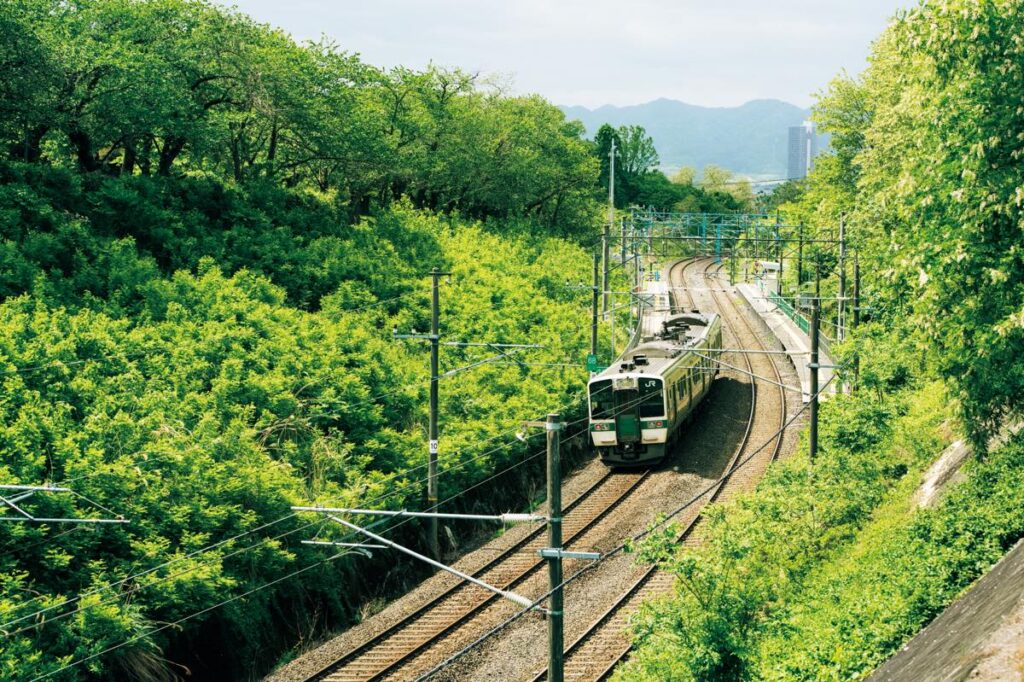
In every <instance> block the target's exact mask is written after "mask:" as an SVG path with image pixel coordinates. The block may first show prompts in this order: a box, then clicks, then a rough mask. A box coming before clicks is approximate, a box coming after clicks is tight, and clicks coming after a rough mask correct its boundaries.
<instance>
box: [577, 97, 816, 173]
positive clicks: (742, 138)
mask: <svg viewBox="0 0 1024 682" xmlns="http://www.w3.org/2000/svg"><path fill="white" fill-rule="evenodd" d="M561 109H562V111H564V112H565V115H566V116H567V117H568V118H569V119H578V120H580V121H582V122H583V125H584V126H586V128H587V135H588V136H590V137H592V136H593V135H594V133H595V132H597V129H598V128H600V127H601V125H602V124H604V123H608V124H610V125H612V126H615V127H618V126H621V125H640V126H643V127H644V128H645V129H646V130H647V133H648V134H649V135H650V136H651V137H652V138H654V146H655V147H656V148H657V150H658V156H659V157H660V158H661V167H662V170H665V171H666V172H668V173H671V172H672V171H674V170H676V169H678V168H680V167H682V166H692V167H694V168H696V169H697V171H698V172H699V171H700V169H702V168H703V167H704V166H706V165H708V164H715V165H718V166H722V167H724V168H728V169H729V170H731V171H733V172H736V173H741V174H743V175H750V176H761V177H772V178H783V177H786V170H787V169H786V161H787V147H788V144H789V127H790V126H796V125H800V124H801V123H803V121H805V120H806V119H807V117H808V116H809V115H810V113H811V112H810V110H809V109H801V108H800V107H798V106H795V105H793V104H789V103H788V102H782V101H780V100H775V99H758V100H753V101H751V102H747V103H746V104H743V105H741V106H738V107H701V106H696V105H693V104H686V103H684V102H679V101H676V100H670V99H656V100H654V101H653V102H648V103H647V104H637V105H633V106H625V107H616V106H611V105H606V106H603V107H599V108H597V109H588V108H586V107H580V106H563V107H561ZM825 142H826V140H825V138H824V137H823V136H819V140H818V149H824V147H825Z"/></svg>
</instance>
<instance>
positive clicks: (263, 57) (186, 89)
mask: <svg viewBox="0 0 1024 682" xmlns="http://www.w3.org/2000/svg"><path fill="white" fill-rule="evenodd" d="M4 8H5V12H4V19H3V22H2V23H0V71H2V72H3V74H4V77H3V79H2V81H3V82H2V83H0V95H2V99H3V104H2V105H0V107H3V108H2V109H0V143H2V144H4V146H5V147H6V148H7V149H8V150H9V154H10V156H11V157H12V158H15V159H20V160H24V161H36V160H45V161H48V162H51V163H55V164H74V165H77V166H78V167H79V168H81V169H83V170H86V171H101V172H104V173H107V174H111V175H132V174H136V173H138V174H141V175H144V176H149V175H161V176H167V175H175V174H181V173H186V172H187V173H208V174H215V175H217V176H219V177H224V178H231V179H233V180H235V181H237V182H241V181H247V180H255V179H262V180H264V181H267V182H269V183H273V184H276V185H280V186H289V187H293V186H298V185H307V186H312V187H316V188H318V189H320V190H321V191H331V192H333V193H336V194H337V196H338V201H339V202H343V203H344V205H345V206H346V207H347V212H348V214H349V219H350V221H352V220H354V219H355V217H356V216H358V215H361V214H365V213H366V212H367V211H368V210H369V209H371V208H372V207H373V206H386V205H388V204H390V202H391V201H393V200H395V199H396V198H398V197H401V196H407V197H409V198H410V199H411V201H412V202H413V203H414V205H415V206H417V207H423V208H429V209H434V210H446V211H447V210H454V209H457V210H459V211H461V212H463V213H464V214H466V215H469V216H472V217H475V218H482V217H485V216H498V217H506V218H507V217H515V216H529V217H533V218H539V219H543V220H545V221H546V222H547V223H549V224H550V225H551V226H552V227H556V226H557V228H558V229H560V230H562V231H564V232H567V233H568V232H577V233H578V232H579V231H580V230H583V229H586V227H587V226H588V225H589V219H588V217H589V215H590V207H589V201H588V200H589V194H590V191H591V187H592V185H593V172H594V169H595V167H596V166H595V160H594V159H593V158H592V156H591V154H590V151H589V147H588V144H587V143H585V142H584V141H583V140H582V138H581V135H582V132H583V129H582V126H580V125H579V124H578V123H569V122H566V120H565V117H564V115H563V114H562V113H561V112H560V111H559V110H558V109H557V108H555V107H554V106H552V105H550V104H549V103H547V102H545V101H544V100H542V99H540V98H539V97H532V96H524V97H508V96H503V95H502V93H501V92H500V90H499V89H498V88H496V87H492V86H490V85H488V84H486V83H484V82H483V81H481V80H480V79H478V78H476V77H473V76H470V75H468V74H465V73H462V72H459V71H443V70H440V69H436V68H431V69H428V70H427V71H424V72H414V71H410V70H408V69H401V68H399V69H395V70H393V71H390V72H383V71H381V70H379V69H376V68H374V67H371V66H369V65H367V64H364V63H362V62H361V61H360V60H359V59H358V58H357V57H355V56H352V55H349V54H346V53H344V52H342V51H340V50H338V49H337V48H336V47H335V46H334V45H333V44H331V43H329V42H323V41H322V42H319V43H310V44H305V45H297V44H295V43H294V42H293V41H292V40H291V39H290V38H289V37H288V36H287V35H285V34H283V33H282V32H280V31H277V30H273V29H271V28H269V27H267V26H263V25H260V24H257V23H255V22H254V21H252V20H251V19H249V18H248V17H245V16H244V15H241V14H238V13H236V12H232V11H228V10H224V9H221V8H219V7H216V6H214V5H211V4H209V3H207V2H204V1H202V0H155V1H152V2H135V1H133V0H81V1H76V2H54V1H53V0H11V1H9V2H6V3H5V4H4Z"/></svg>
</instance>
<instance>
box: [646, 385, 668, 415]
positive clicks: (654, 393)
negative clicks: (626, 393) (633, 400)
mask: <svg viewBox="0 0 1024 682" xmlns="http://www.w3.org/2000/svg"><path fill="white" fill-rule="evenodd" d="M661 389H662V382H661V379H649V378H643V379H641V380H640V417H641V418H643V417H647V418H650V417H663V416H665V394H664V392H663V391H662V390H661Z"/></svg>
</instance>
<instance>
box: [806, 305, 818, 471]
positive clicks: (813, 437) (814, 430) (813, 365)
mask: <svg viewBox="0 0 1024 682" xmlns="http://www.w3.org/2000/svg"><path fill="white" fill-rule="evenodd" d="M820 317H821V308H820V303H819V301H818V299H817V298H815V299H814V302H813V303H812V304H811V361H810V363H808V365H807V368H808V369H810V370H811V428H810V438H809V440H810V448H809V452H808V460H809V461H810V463H811V465H812V466H813V465H814V458H815V457H817V455H818V333H819V332H818V325H819V323H820V319H819V318H820Z"/></svg>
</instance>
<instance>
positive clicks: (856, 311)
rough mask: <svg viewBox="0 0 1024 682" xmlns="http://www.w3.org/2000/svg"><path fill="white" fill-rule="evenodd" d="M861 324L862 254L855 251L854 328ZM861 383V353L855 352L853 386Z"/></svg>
mask: <svg viewBox="0 0 1024 682" xmlns="http://www.w3.org/2000/svg"><path fill="white" fill-rule="evenodd" d="M859 326H860V256H859V254H858V253H857V252H856V251H854V252H853V329H856V328H857V327H859ZM859 383H860V353H859V352H857V351H854V352H853V386H854V390H856V387H857V385H858V384H859Z"/></svg>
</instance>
